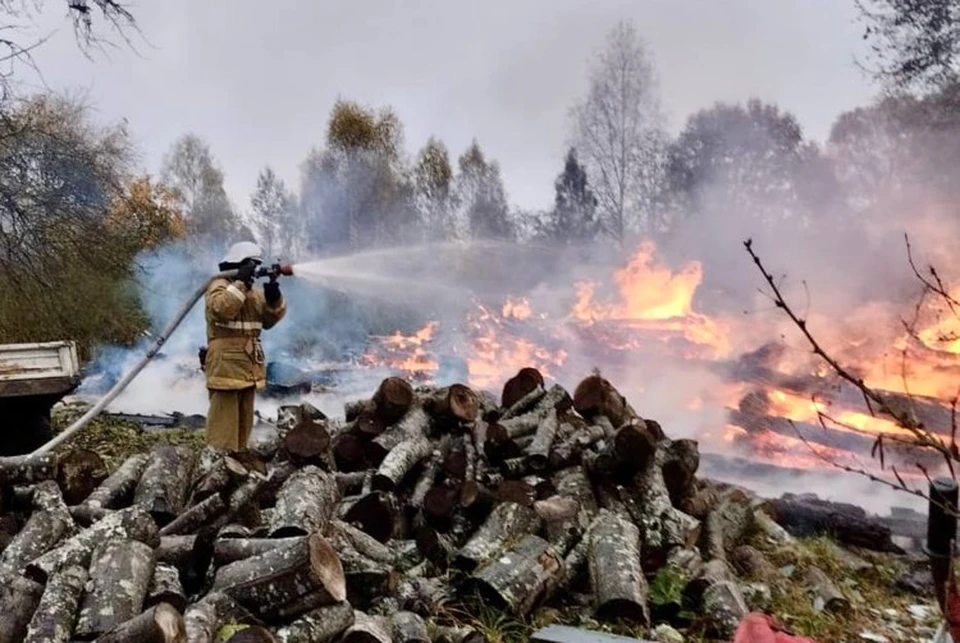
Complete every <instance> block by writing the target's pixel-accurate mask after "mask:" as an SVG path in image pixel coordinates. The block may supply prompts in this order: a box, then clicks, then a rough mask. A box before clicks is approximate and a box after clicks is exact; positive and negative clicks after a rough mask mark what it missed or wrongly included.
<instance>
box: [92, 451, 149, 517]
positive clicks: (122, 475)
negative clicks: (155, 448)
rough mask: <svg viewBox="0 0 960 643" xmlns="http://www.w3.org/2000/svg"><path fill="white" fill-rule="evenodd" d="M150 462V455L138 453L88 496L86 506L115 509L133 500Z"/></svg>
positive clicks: (125, 461)
mask: <svg viewBox="0 0 960 643" xmlns="http://www.w3.org/2000/svg"><path fill="white" fill-rule="evenodd" d="M149 460H150V455H149V454H147V453H138V454H136V455H132V456H130V457H129V458H127V459H126V460H124V461H123V464H121V465H120V467H119V468H117V470H116V471H114V472H113V473H112V474H110V476H109V477H108V478H107V479H106V480H104V481H103V482H101V483H100V486H99V487H97V488H96V489H94V490H93V491H92V492H91V493H90V495H89V496H87V499H86V500H85V501H84V504H85V505H88V506H91V507H105V508H107V509H115V508H117V507H121V506H123V505H124V504H125V503H126V502H128V501H130V500H132V499H133V491H134V489H136V487H137V483H138V482H140V477H141V476H142V475H143V472H144V470H145V469H146V468H147V462H149Z"/></svg>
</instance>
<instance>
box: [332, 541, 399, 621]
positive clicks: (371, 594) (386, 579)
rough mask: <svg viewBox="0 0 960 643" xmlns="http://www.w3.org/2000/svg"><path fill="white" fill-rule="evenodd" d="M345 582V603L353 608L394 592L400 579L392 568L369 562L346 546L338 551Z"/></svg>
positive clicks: (376, 562)
mask: <svg viewBox="0 0 960 643" xmlns="http://www.w3.org/2000/svg"><path fill="white" fill-rule="evenodd" d="M338 554H339V556H340V562H341V564H342V565H343V573H344V576H345V578H346V582H347V601H348V602H349V603H350V604H351V605H353V606H355V607H362V606H365V605H369V604H370V603H371V602H372V601H374V600H376V599H378V598H381V597H383V596H390V595H392V594H393V593H394V591H396V588H397V584H398V583H399V580H400V577H399V575H398V574H397V572H396V571H395V570H394V568H393V566H392V565H390V564H386V563H381V562H378V561H375V560H371V559H370V558H367V557H366V556H364V555H362V554H360V553H358V552H357V551H356V550H355V549H353V548H352V547H350V546H348V545H344V546H342V547H341V548H340V549H339V550H338Z"/></svg>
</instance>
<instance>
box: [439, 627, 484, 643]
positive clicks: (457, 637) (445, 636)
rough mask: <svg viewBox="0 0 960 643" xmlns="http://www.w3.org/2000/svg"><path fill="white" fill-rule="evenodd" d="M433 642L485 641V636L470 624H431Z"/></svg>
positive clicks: (481, 642)
mask: <svg viewBox="0 0 960 643" xmlns="http://www.w3.org/2000/svg"><path fill="white" fill-rule="evenodd" d="M432 625H433V627H432V629H433V632H434V639H433V641H434V643H486V640H487V637H485V636H484V635H483V634H481V633H480V632H479V631H477V630H476V628H474V627H472V626H470V625H459V626H450V625H438V624H436V623H433V624H432Z"/></svg>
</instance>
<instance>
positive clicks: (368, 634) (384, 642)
mask: <svg viewBox="0 0 960 643" xmlns="http://www.w3.org/2000/svg"><path fill="white" fill-rule="evenodd" d="M340 643H393V637H392V636H391V632H390V622H389V621H388V620H387V619H386V618H385V617H383V616H370V615H369V614H366V613H364V612H361V611H359V610H354V611H353V625H351V626H350V627H348V628H347V630H346V631H345V632H344V633H343V638H341V639H340Z"/></svg>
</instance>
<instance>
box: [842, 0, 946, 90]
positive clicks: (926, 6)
mask: <svg viewBox="0 0 960 643" xmlns="http://www.w3.org/2000/svg"><path fill="white" fill-rule="evenodd" d="M857 7H858V8H859V10H860V16H861V19H862V20H863V22H864V23H865V24H866V27H865V32H864V38H865V39H867V40H868V41H869V42H870V47H871V50H872V54H873V58H874V59H875V61H876V64H877V66H876V68H875V69H874V70H873V72H874V75H875V76H876V77H877V78H879V79H881V80H884V81H886V82H887V83H888V84H889V85H890V86H892V87H895V88H902V89H909V88H919V89H936V88H937V87H942V86H944V85H946V84H948V83H950V82H955V81H956V80H957V79H958V71H960V68H958V57H960V0H857Z"/></svg>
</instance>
